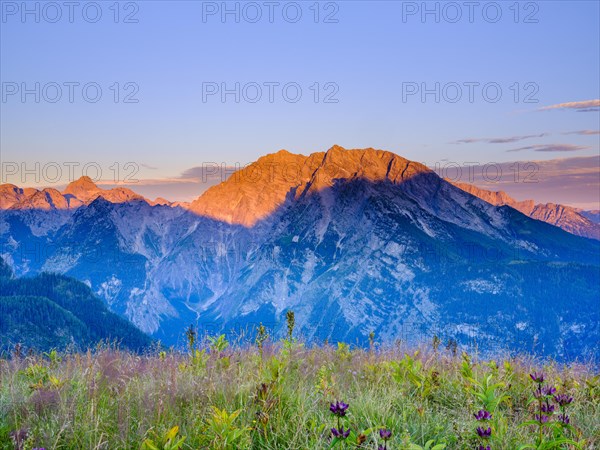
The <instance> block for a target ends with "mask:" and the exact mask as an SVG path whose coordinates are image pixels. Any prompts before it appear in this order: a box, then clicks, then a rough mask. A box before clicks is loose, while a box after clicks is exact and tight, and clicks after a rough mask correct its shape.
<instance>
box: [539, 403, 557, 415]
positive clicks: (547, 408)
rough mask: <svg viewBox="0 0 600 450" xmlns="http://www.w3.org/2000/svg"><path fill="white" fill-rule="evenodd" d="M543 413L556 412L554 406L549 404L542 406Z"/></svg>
mask: <svg viewBox="0 0 600 450" xmlns="http://www.w3.org/2000/svg"><path fill="white" fill-rule="evenodd" d="M542 412H543V413H546V414H552V413H553V412H554V405H549V404H547V403H544V404H543V405H542Z"/></svg>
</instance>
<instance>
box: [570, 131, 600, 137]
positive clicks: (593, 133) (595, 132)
mask: <svg viewBox="0 0 600 450" xmlns="http://www.w3.org/2000/svg"><path fill="white" fill-rule="evenodd" d="M562 134H578V135H580V136H594V135H596V134H600V130H579V131H567V132H565V133H562Z"/></svg>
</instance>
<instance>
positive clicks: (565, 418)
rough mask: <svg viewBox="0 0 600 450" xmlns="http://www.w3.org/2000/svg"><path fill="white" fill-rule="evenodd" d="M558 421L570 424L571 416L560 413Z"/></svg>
mask: <svg viewBox="0 0 600 450" xmlns="http://www.w3.org/2000/svg"><path fill="white" fill-rule="evenodd" d="M558 421H559V422H560V423H562V424H563V425H569V422H570V419H569V416H567V415H566V414H559V415H558Z"/></svg>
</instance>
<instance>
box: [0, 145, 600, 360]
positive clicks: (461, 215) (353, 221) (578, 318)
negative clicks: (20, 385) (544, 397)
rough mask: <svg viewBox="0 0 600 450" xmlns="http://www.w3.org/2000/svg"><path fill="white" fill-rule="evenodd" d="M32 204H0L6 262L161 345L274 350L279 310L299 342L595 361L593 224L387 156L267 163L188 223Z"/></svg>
mask: <svg viewBox="0 0 600 450" xmlns="http://www.w3.org/2000/svg"><path fill="white" fill-rule="evenodd" d="M47 191H48V190H44V191H36V192H37V193H38V194H36V192H34V191H32V190H28V189H20V188H18V187H16V186H13V185H3V186H1V187H0V201H1V203H0V205H2V208H4V210H3V211H2V212H0V244H1V245H2V247H1V254H2V257H3V258H4V259H5V261H6V262H7V263H8V264H9V265H10V266H11V267H12V268H13V270H14V271H15V272H16V273H17V274H18V275H25V274H28V275H33V274H38V273H40V272H43V271H48V272H58V273H62V274H66V275H68V276H72V277H75V278H77V279H79V280H81V281H82V282H84V283H85V284H87V285H88V286H90V288H91V290H92V292H94V293H95V294H96V295H98V296H100V297H101V298H103V299H104V300H105V301H106V303H107V304H108V306H109V308H110V309H111V310H112V311H114V312H116V313H118V314H120V315H122V316H124V317H126V318H128V319H129V320H131V321H132V322H133V323H134V324H136V325H137V326H138V327H139V328H141V329H142V330H143V331H145V332H147V333H150V334H152V336H153V337H155V338H157V339H161V340H162V341H164V342H166V343H168V344H174V343H177V342H178V339H180V337H181V335H182V332H183V329H184V328H185V327H186V326H188V325H189V324H190V323H198V324H199V325H200V326H201V327H203V328H205V329H206V330H207V331H209V332H218V331H221V330H226V331H229V332H231V333H235V332H238V333H239V332H244V331H249V330H250V332H252V331H251V330H252V329H253V328H254V327H255V326H256V325H257V324H258V322H263V323H265V324H266V325H268V326H269V327H271V328H272V334H274V335H278V334H282V333H284V329H285V324H284V317H285V313H286V311H287V310H289V309H291V310H294V311H295V313H296V322H297V324H298V327H299V331H300V332H301V333H302V334H303V335H304V336H305V337H306V338H308V339H329V340H330V341H334V340H345V341H349V342H358V343H364V342H366V340H367V337H368V334H369V333H370V332H371V331H375V333H376V335H377V336H378V338H379V339H381V340H383V341H386V342H391V341H393V340H395V339H404V340H408V341H415V342H416V341H419V340H422V339H427V340H430V339H431V337H432V336H433V335H434V334H437V335H438V336H440V337H442V338H454V339H457V340H458V341H459V343H462V344H465V345H466V344H468V343H474V342H476V343H477V346H478V348H479V350H480V351H492V350H497V349H500V348H507V349H512V350H530V351H534V352H536V353H539V354H548V355H553V356H555V357H558V358H569V359H570V358H574V357H579V356H583V355H586V354H589V353H590V352H597V351H598V349H599V347H600V345H599V338H600V325H599V319H600V308H599V307H598V306H599V302H598V298H599V287H598V286H600V242H599V241H598V240H596V239H597V238H598V236H597V234H594V233H597V224H594V223H593V222H592V221H590V220H589V219H588V218H586V217H584V216H583V215H582V214H580V212H578V211H576V210H573V209H572V208H569V207H560V208H559V207H558V205H557V207H556V208H554V211H555V213H554V214H552V213H551V211H552V210H553V208H552V207H551V206H548V205H544V207H545V208H546V209H545V210H544V207H540V205H533V207H532V208H531V209H530V210H528V209H526V208H525V207H523V206H521V205H518V204H517V203H518V202H515V201H514V200H513V199H510V197H508V196H506V195H505V194H501V193H498V194H495V193H490V192H489V191H482V190H478V189H477V188H474V187H468V186H462V185H461V186H460V188H459V187H457V186H454V185H453V184H451V183H449V182H447V181H445V180H443V179H441V178H439V177H438V176H437V175H436V174H435V173H434V172H433V171H432V170H430V169H428V168H427V167H426V166H423V165H422V164H419V163H415V162H412V161H408V160H406V159H404V158H402V157H400V156H398V155H395V154H393V153H390V152H386V151H382V150H374V149H362V150H345V149H343V148H341V147H339V146H334V147H332V148H331V149H329V150H328V151H327V152H318V153H313V154H311V155H309V156H304V155H295V154H291V153H289V152H286V151H280V152H278V153H275V154H270V155H266V156H264V157H262V158H259V159H258V160H257V161H256V162H255V163H253V164H251V165H249V166H247V167H246V168H244V169H242V170H240V171H238V172H236V173H234V174H233V175H232V176H231V177H230V178H229V179H228V180H227V181H225V182H223V183H221V184H219V185H216V186H213V187H212V188H210V189H208V190H207V191H206V192H205V193H204V194H202V195H201V196H200V197H199V198H198V199H196V200H195V201H194V202H192V203H191V204H190V205H189V206H187V207H182V205H173V204H160V203H163V202H159V203H157V202H151V201H148V200H146V199H144V198H142V197H140V196H138V195H137V194H135V193H133V191H130V190H127V189H113V190H101V189H99V188H97V187H96V186H95V185H93V183H91V180H89V179H81V180H78V181H77V182H75V183H71V184H70V185H69V186H68V187H67V189H66V190H65V191H64V192H62V193H59V192H58V191H56V192H52V193H49V192H47ZM44 192H45V194H43V195H42V194H41V193H44ZM50 194H52V195H50ZM57 194H59V195H57ZM34 196H35V202H33V201H32V200H28V199H32V197H34ZM49 196H50V198H51V200H52V201H51V202H50V201H49V200H48V197H49ZM61 198H62V199H64V202H63V201H62V200H61ZM34 203H35V205H36V206H32V205H34ZM511 203H512V204H511ZM59 205H62V206H59ZM65 205H66V206H65ZM7 208H8V209H7ZM521 210H523V211H524V212H526V214H523V213H522V212H521ZM530 216H532V217H533V218H532V217H530ZM538 218H540V219H543V220H544V221H541V220H537V219H538ZM546 222H551V223H552V225H551V224H550V223H546ZM555 225H557V226H555ZM559 227H562V228H565V229H568V230H569V231H571V232H566V231H564V230H563V229H561V228H559ZM594 230H596V231H594ZM576 234H580V235H582V236H588V237H595V238H596V239H588V238H586V237H580V236H577V235H576Z"/></svg>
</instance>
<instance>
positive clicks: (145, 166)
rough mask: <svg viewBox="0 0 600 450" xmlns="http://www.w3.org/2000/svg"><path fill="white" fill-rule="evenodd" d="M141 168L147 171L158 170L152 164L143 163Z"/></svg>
mask: <svg viewBox="0 0 600 450" xmlns="http://www.w3.org/2000/svg"><path fill="white" fill-rule="evenodd" d="M140 166H142V167H143V168H145V169H149V170H158V167H154V166H151V165H150V164H145V163H142V164H140Z"/></svg>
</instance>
